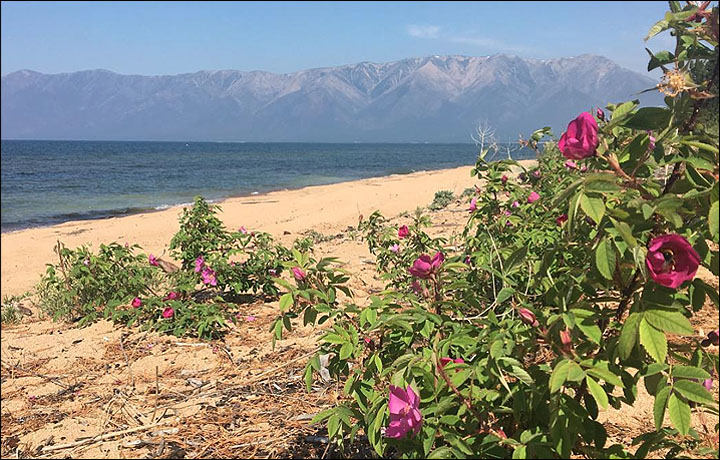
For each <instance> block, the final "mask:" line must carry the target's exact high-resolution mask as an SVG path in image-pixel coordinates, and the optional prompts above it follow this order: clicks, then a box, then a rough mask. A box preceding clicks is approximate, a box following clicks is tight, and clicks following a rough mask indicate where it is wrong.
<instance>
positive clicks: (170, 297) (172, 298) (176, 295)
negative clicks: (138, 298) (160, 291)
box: [163, 291, 179, 300]
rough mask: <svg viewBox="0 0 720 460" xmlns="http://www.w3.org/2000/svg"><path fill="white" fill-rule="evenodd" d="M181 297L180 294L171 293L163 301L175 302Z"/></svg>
mask: <svg viewBox="0 0 720 460" xmlns="http://www.w3.org/2000/svg"><path fill="white" fill-rule="evenodd" d="M178 297H179V295H178V293H177V292H175V291H170V292H168V293H167V295H166V296H165V297H163V300H175V299H177V298H178Z"/></svg>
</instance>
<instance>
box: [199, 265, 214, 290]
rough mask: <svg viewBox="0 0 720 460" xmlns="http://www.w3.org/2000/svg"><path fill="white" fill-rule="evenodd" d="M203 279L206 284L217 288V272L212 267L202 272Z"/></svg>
mask: <svg viewBox="0 0 720 460" xmlns="http://www.w3.org/2000/svg"><path fill="white" fill-rule="evenodd" d="M201 275H202V279H203V283H204V284H209V285H210V286H217V278H216V277H215V270H213V269H212V268H210V267H205V268H203V270H202V273H201Z"/></svg>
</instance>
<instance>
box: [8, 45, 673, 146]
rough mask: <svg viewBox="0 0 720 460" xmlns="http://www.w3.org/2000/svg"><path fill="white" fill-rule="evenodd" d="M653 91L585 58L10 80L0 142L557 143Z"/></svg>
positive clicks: (450, 59) (438, 59)
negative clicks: (567, 132) (489, 131)
mask: <svg viewBox="0 0 720 460" xmlns="http://www.w3.org/2000/svg"><path fill="white" fill-rule="evenodd" d="M653 84H654V82H653V81H652V80H651V79H649V78H647V77H645V76H643V75H640V74H637V73H634V72H631V71H629V70H627V69H623V68H621V67H619V66H618V65H616V64H614V63H613V62H612V61H610V60H608V59H606V58H603V57H600V56H592V55H582V56H578V57H574V58H562V59H549V60H536V59H521V58H518V57H514V56H507V55H495V56H489V57H467V56H431V57H424V58H410V59H404V60H401V61H396V62H388V63H383V64H376V63H370V62H362V63H359V64H353V65H346V66H340V67H329V68H319V69H310V70H303V71H300V72H295V73H290V74H274V73H271V72H262V71H252V72H241V71H236V70H222V71H212V72H211V71H200V72H195V73H189V74H180V75H171V76H139V75H120V74H116V73H113V72H110V71H107V70H88V71H81V72H73V73H64V74H55V75H47V74H42V73H38V72H33V71H29V70H21V71H18V72H14V73H11V74H8V75H6V76H4V77H2V98H1V101H2V102H1V104H2V120H1V122H2V138H4V139H93V140H101V139H112V140H217V141H307V142H353V141H365V142H468V141H470V134H471V133H472V132H473V128H474V127H475V126H476V125H477V123H478V122H479V121H483V120H486V121H488V122H490V123H491V124H492V125H493V126H495V128H496V129H497V133H498V135H499V137H500V138H501V139H503V140H505V139H516V138H517V136H518V134H520V133H525V134H527V133H528V132H530V131H532V130H533V129H536V128H538V127H540V126H541V125H546V124H550V125H551V126H553V128H555V130H556V132H558V133H559V132H560V131H562V130H563V129H564V127H565V124H566V123H567V121H568V120H570V119H571V118H573V117H575V116H576V115H577V113H579V112H580V111H583V110H589V109H590V108H591V107H593V106H604V105H605V104H606V103H608V102H618V101H622V100H627V99H631V98H635V97H637V96H636V93H638V92H639V91H641V90H643V89H646V88H648V87H651V86H653ZM642 99H643V102H644V103H648V104H658V103H660V102H661V98H660V97H659V96H658V95H657V94H653V93H649V94H646V95H643V98H642Z"/></svg>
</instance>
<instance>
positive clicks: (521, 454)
mask: <svg viewBox="0 0 720 460" xmlns="http://www.w3.org/2000/svg"><path fill="white" fill-rule="evenodd" d="M512 458H516V459H523V458H527V447H526V446H525V445H524V444H520V445H518V446H516V447H515V450H513V453H512Z"/></svg>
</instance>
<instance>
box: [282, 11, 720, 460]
mask: <svg viewBox="0 0 720 460" xmlns="http://www.w3.org/2000/svg"><path fill="white" fill-rule="evenodd" d="M670 5H671V11H670V12H668V13H667V14H666V16H665V18H663V19H662V20H661V21H659V22H658V23H657V24H656V25H655V26H653V28H652V30H651V32H650V36H652V35H655V34H657V33H660V32H662V31H665V30H668V29H669V30H671V31H672V33H673V36H674V37H675V39H676V47H675V50H674V51H673V52H663V51H661V52H658V53H652V52H651V53H650V54H651V57H650V63H649V66H648V69H649V70H652V69H654V68H657V67H660V68H661V69H662V70H663V72H664V77H663V80H662V81H661V82H660V83H659V84H658V86H657V88H655V89H657V90H659V91H662V92H664V93H665V94H666V95H667V96H668V97H666V98H665V102H666V106H665V107H643V108H640V107H639V104H638V102H637V101H629V102H624V103H614V104H608V105H607V107H605V108H604V109H597V110H591V108H590V107H588V112H584V113H582V114H580V115H579V116H578V117H577V118H576V119H575V120H573V121H571V122H570V123H569V125H568V128H567V130H566V131H565V132H564V133H563V134H562V135H561V136H560V139H559V142H558V143H557V144H555V143H553V142H547V143H545V144H544V147H543V148H542V150H540V148H539V145H540V141H541V140H542V139H543V138H545V137H547V136H551V135H552V134H551V133H550V130H549V128H543V129H541V130H538V131H536V132H535V133H533V134H532V136H531V137H530V138H529V139H528V140H527V141H524V144H525V145H526V146H527V147H529V148H532V149H535V150H536V151H537V152H538V166H537V168H533V169H532V170H525V169H524V168H523V167H522V165H520V164H518V163H516V162H514V161H512V160H502V161H496V162H493V163H489V162H487V161H485V157H486V156H487V154H488V151H489V149H484V150H483V151H482V152H480V156H479V158H478V162H477V164H476V165H475V168H474V169H473V171H472V173H473V174H474V175H476V176H477V177H478V179H482V180H483V181H484V183H485V188H484V189H483V190H482V191H480V192H479V194H478V195H476V196H474V197H473V199H472V200H471V203H472V204H471V206H470V217H469V220H468V223H467V225H466V227H465V229H464V232H463V240H464V241H463V242H462V244H459V245H454V246H453V247H443V245H444V243H443V242H439V241H434V242H433V241H431V240H426V242H429V243H430V245H423V244H419V245H417V246H411V245H408V244H407V240H408V239H410V240H412V239H413V238H414V237H416V236H417V234H418V231H419V229H418V228H417V227H413V226H412V225H411V226H408V227H407V229H406V230H405V229H403V230H402V231H401V232H400V233H396V230H395V229H394V228H393V227H391V226H388V225H387V222H385V221H384V219H381V218H380V217H379V215H377V214H374V215H373V216H371V219H370V221H369V222H368V223H366V225H365V227H364V230H365V231H366V239H367V241H368V246H369V249H370V251H371V253H373V254H375V255H376V257H377V267H378V270H379V271H380V272H381V273H382V274H383V276H384V277H385V279H386V280H387V281H388V290H386V291H385V292H383V293H380V294H378V295H376V296H371V298H370V301H369V304H368V305H363V306H358V305H355V304H353V303H344V304H339V303H337V300H336V299H335V307H334V308H333V309H331V310H330V311H327V310H324V311H327V317H323V320H324V321H325V320H328V319H329V320H331V327H330V328H329V329H328V330H327V332H326V333H325V334H324V336H323V338H322V339H321V342H320V345H321V349H320V351H319V352H318V355H316V356H315V357H313V358H312V359H311V360H310V362H309V363H308V366H307V368H306V381H307V383H308V387H309V386H310V384H311V382H312V379H313V375H314V373H316V372H319V370H320V364H319V356H320V355H328V356H330V360H329V363H330V364H329V365H328V366H327V369H328V371H329V372H330V374H331V376H332V377H333V378H335V379H337V381H338V383H341V384H344V394H345V399H344V400H343V401H341V403H340V404H338V405H337V406H336V407H334V408H331V409H328V410H326V411H323V412H322V413H321V414H319V415H318V416H317V417H316V419H315V421H316V422H324V423H326V424H327V427H328V433H329V435H330V436H331V438H332V439H333V440H334V441H335V442H336V443H337V445H338V446H340V447H342V446H343V445H344V443H346V442H348V441H349V440H352V439H354V438H355V437H356V435H357V434H358V433H360V432H364V433H365V434H366V435H367V438H368V441H369V442H370V444H371V445H372V446H373V447H374V448H375V450H376V451H377V453H378V455H393V456H395V455H397V456H402V457H407V458H409V457H429V458H443V457H458V458H465V457H500V458H508V457H511V456H512V457H513V458H569V457H588V458H607V457H612V458H630V457H636V458H643V457H646V456H648V455H659V454H665V453H667V455H669V456H674V455H677V454H678V453H679V452H683V451H692V450H693V449H696V448H697V450H695V452H694V454H695V455H705V454H709V455H711V456H712V455H713V454H714V455H715V456H717V430H718V426H717V425H715V426H714V430H715V432H714V433H700V432H696V431H695V430H693V429H692V425H691V414H692V412H693V411H699V410H702V411H705V412H707V413H712V414H717V412H718V404H717V401H716V400H715V399H714V398H713V396H712V394H711V393H709V392H708V390H707V387H706V384H707V382H708V379H710V380H712V379H715V378H717V368H718V355H717V349H713V348H712V347H713V346H714V345H713V343H716V342H717V340H716V339H715V338H713V339H712V340H714V342H713V341H712V340H711V338H710V336H709V335H708V336H707V337H706V336H704V335H700V334H697V333H696V331H695V330H694V328H693V326H692V323H691V322H690V319H691V318H692V315H693V313H694V312H696V311H698V310H699V309H701V308H703V306H704V305H707V303H709V304H710V305H712V307H711V308H717V306H718V294H717V290H716V289H715V288H714V287H712V286H710V285H708V284H707V283H706V282H705V281H703V280H702V279H700V278H698V277H697V276H696V275H697V272H698V271H699V267H700V266H702V267H704V269H706V270H708V271H709V272H710V273H712V275H713V276H714V277H717V276H718V272H719V269H718V138H717V133H716V131H713V129H714V128H713V129H710V127H708V126H706V125H704V124H702V123H701V122H700V120H702V119H703V117H702V116H701V114H702V112H703V110H706V108H707V104H708V103H712V104H717V99H716V98H717V83H716V82H717V64H715V72H714V74H713V76H712V77H711V78H710V79H707V80H704V81H692V78H691V76H690V71H689V69H690V68H691V67H692V66H694V65H695V64H696V63H697V62H699V61H703V60H708V59H713V58H715V59H716V60H715V62H717V49H716V47H717V43H718V37H717V34H718V32H717V31H718V25H717V21H718V20H717V18H718V14H717V10H718V9H717V7H713V8H712V12H705V11H704V10H703V13H702V14H699V11H700V9H699V8H698V7H697V6H695V5H692V4H691V5H688V6H686V7H684V8H683V7H681V5H680V4H679V3H677V2H670ZM706 13H707V14H706ZM689 18H693V21H695V20H699V21H700V23H695V22H692V23H690V22H689ZM591 113H595V114H596V118H595V117H593V115H591ZM518 172H520V174H517V173H518ZM396 244H397V245H399V248H400V249H399V251H397V252H395V251H390V250H389V249H388V248H390V247H394V245H396ZM433 253H442V254H443V255H444V257H443V258H444V261H443V262H442V265H438V266H437V267H433V259H432V258H431V257H430V256H429V254H433ZM408 275H411V276H408ZM716 279H717V278H716ZM340 287H341V286H340V285H335V286H333V289H339V288H340ZM291 288H292V289H290V290H289V292H288V294H291V295H293V296H294V295H295V293H296V292H298V291H302V289H304V287H302V286H297V287H294V286H292V287H291ZM318 290H319V291H321V292H322V289H318ZM288 294H286V295H288ZM325 296H327V294H325ZM308 297H310V294H308V295H306V296H305V298H308ZM327 297H329V296H327ZM706 299H707V300H706ZM320 300H323V301H320ZM318 301H319V303H318V304H313V302H312V301H309V302H305V303H303V306H302V308H304V309H305V310H306V311H307V309H311V308H314V305H318V306H321V307H322V308H325V306H326V305H327V302H325V301H324V299H319V300H318ZM310 322H312V321H310ZM306 324H307V321H306ZM288 329H289V327H288ZM681 336H684V337H681ZM713 337H715V336H713ZM451 356H452V357H455V358H454V359H459V360H460V361H454V362H452V363H450V361H448V360H449V359H450V358H449V357H451ZM639 385H643V386H644V387H645V388H646V390H647V391H648V392H649V393H650V395H651V396H652V397H654V398H655V403H654V408H653V417H652V418H653V422H654V429H653V427H652V423H651V426H648V431H647V433H644V434H642V435H641V436H638V437H637V438H635V439H634V441H633V443H632V445H624V444H619V443H617V442H610V441H609V433H608V431H607V429H606V427H605V426H604V425H603V424H602V423H600V422H599V414H600V411H602V410H606V409H608V408H609V407H614V408H620V407H621V406H623V405H628V406H632V405H634V404H635V403H636V400H637V395H638V386H639ZM666 414H667V415H669V425H668V424H667V423H666V421H665V415H666ZM699 441H705V443H704V446H711V447H710V448H709V449H710V450H707V448H705V449H706V450H702V449H700V448H698V446H699V445H700V444H699Z"/></svg>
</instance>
